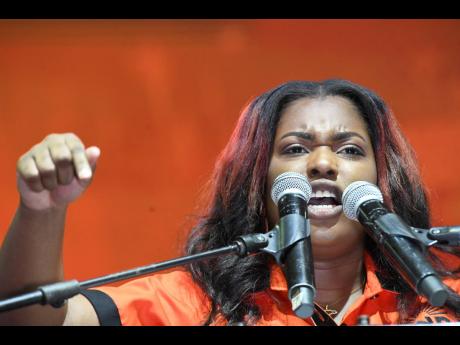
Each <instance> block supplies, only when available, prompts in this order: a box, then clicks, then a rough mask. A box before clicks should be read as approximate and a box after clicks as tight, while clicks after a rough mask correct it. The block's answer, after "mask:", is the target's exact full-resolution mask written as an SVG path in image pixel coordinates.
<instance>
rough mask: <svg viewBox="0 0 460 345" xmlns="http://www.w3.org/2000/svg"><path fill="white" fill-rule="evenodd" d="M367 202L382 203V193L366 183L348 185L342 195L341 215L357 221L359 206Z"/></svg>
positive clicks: (357, 182) (358, 182) (374, 186)
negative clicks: (376, 201) (375, 201)
mask: <svg viewBox="0 0 460 345" xmlns="http://www.w3.org/2000/svg"><path fill="white" fill-rule="evenodd" d="M368 200H378V201H380V202H381V203H383V196H382V193H381V192H380V189H379V188H378V187H377V186H376V185H374V184H372V183H370V182H366V181H356V182H353V183H350V184H349V185H348V186H347V188H345V190H344V191H343V194H342V207H343V213H344V214H345V216H346V217H347V218H349V219H351V220H356V221H358V209H359V206H361V204H362V203H363V202H365V201H368Z"/></svg>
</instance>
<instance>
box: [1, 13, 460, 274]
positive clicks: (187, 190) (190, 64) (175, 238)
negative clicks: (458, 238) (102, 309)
mask: <svg viewBox="0 0 460 345" xmlns="http://www.w3.org/2000/svg"><path fill="white" fill-rule="evenodd" d="M327 78H345V79H350V80H352V81H354V82H357V83H360V84H362V85H364V86H367V87H368V88H370V89H372V90H374V91H376V92H377V93H378V94H379V95H381V96H382V97H383V98H384V99H385V100H386V102H387V103H388V105H389V106H390V107H391V109H392V110H393V111H394V113H395V115H396V117H397V118H398V120H399V121H400V125H401V127H402V129H403V131H404V132H405V133H406V135H407V136H408V138H409V141H410V142H411V144H412V145H413V146H414V148H415V151H416V153H417V156H418V158H419V162H420V167H421V170H422V173H423V177H424V179H425V182H426V185H427V187H428V190H429V193H430V202H431V206H432V210H433V216H434V217H433V220H434V225H448V224H460V212H459V210H460V195H459V193H460V178H459V177H458V171H459V167H460V162H459V158H458V157H459V154H458V149H459V148H460V145H459V144H458V137H459V133H460V116H459V115H460V20H0V160H1V162H2V165H1V166H2V169H1V170H0V181H1V186H2V197H1V198H0V240H3V238H4V236H5V233H6V231H7V228H8V226H9V224H10V222H11V219H12V217H13V215H14V212H15V209H16V206H17V204H18V194H17V191H16V179H15V165H16V161H17V159H18V158H19V156H20V155H21V154H23V153H24V152H25V151H27V150H28V149H29V148H30V147H31V146H32V145H34V144H35V143H37V142H39V141H41V140H42V139H43V138H44V137H45V136H46V135H47V134H49V133H52V132H54V133H63V132H74V133H76V134H77V135H78V136H80V138H81V139H82V140H83V141H84V143H85V144H86V145H98V146H99V147H100V148H101V150H102V155H101V158H100V161H99V165H98V168H97V173H96V176H95V179H94V181H93V184H92V186H91V187H90V188H89V189H88V190H87V192H86V193H85V194H84V195H83V196H82V197H81V198H80V199H79V200H78V201H77V202H76V203H74V204H73V205H72V207H71V208H70V210H69V216H68V221H67V232H66V236H65V245H64V250H65V252H64V262H65V265H66V278H67V279H71V278H76V279H79V280H84V279H89V278H93V277H95V276H99V275H103V274H107V273H111V272H114V271H119V270H124V269H128V268H132V267H135V266H141V265H146V264H150V263H153V262H158V261H162V260H167V259H170V258H173V257H175V256H178V255H180V250H181V248H182V244H183V241H184V239H185V236H186V233H187V231H188V229H189V228H190V226H191V224H192V223H193V216H194V215H195V214H196V213H197V210H196V201H197V199H198V196H199V195H200V190H201V188H202V186H203V184H204V182H205V181H206V180H207V178H208V177H209V175H210V174H211V171H212V169H213V165H214V162H215V159H216V157H217V155H218V154H219V152H220V151H221V150H222V149H223V147H224V145H225V143H226V142H227V140H228V139H229V137H230V134H231V132H232V129H233V127H234V125H235V124H236V121H237V118H238V115H239V112H240V111H241V109H242V108H243V107H244V106H245V105H246V104H247V102H248V101H249V100H250V99H251V98H253V97H254V96H256V95H258V94H259V93H261V92H263V91H265V90H267V89H269V88H272V87H274V86H276V85H277V84H279V83H282V82H284V81H287V80H294V79H306V80H321V79H327Z"/></svg>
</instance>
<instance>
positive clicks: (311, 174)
mask: <svg viewBox="0 0 460 345" xmlns="http://www.w3.org/2000/svg"><path fill="white" fill-rule="evenodd" d="M307 175H308V178H309V179H315V180H316V179H319V178H327V179H329V180H335V179H336V178H337V175H338V169H337V157H336V156H335V153H334V152H332V150H331V148H330V147H328V146H320V147H317V148H316V149H314V150H313V152H311V153H310V154H309V157H308V163H307Z"/></svg>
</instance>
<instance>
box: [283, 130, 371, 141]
mask: <svg viewBox="0 0 460 345" xmlns="http://www.w3.org/2000/svg"><path fill="white" fill-rule="evenodd" d="M289 136H295V137H299V138H302V139H304V140H310V141H314V140H315V138H316V136H315V135H314V134H312V133H308V132H289V133H286V134H284V135H283V136H282V137H281V139H283V138H286V137H289ZM352 137H358V138H360V139H361V140H362V141H364V142H367V141H366V139H364V137H363V136H362V135H361V134H359V133H356V132H338V133H335V134H334V135H333V136H332V141H344V140H347V139H350V138H352Z"/></svg>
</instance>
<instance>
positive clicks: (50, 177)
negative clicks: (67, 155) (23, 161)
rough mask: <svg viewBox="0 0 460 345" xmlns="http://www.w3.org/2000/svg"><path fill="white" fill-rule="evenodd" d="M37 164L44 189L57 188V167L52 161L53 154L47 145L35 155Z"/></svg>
mask: <svg viewBox="0 0 460 345" xmlns="http://www.w3.org/2000/svg"><path fill="white" fill-rule="evenodd" d="M33 157H34V160H35V164H36V166H37V168H38V171H39V172H40V179H41V182H42V185H43V187H45V188H46V189H48V190H53V189H55V188H56V187H57V185H58V181H57V175H56V166H55V165H54V163H53V160H52V159H51V154H50V151H49V148H48V146H47V145H42V146H41V147H40V148H39V149H38V150H36V151H35V152H34V154H33Z"/></svg>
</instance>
